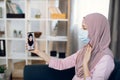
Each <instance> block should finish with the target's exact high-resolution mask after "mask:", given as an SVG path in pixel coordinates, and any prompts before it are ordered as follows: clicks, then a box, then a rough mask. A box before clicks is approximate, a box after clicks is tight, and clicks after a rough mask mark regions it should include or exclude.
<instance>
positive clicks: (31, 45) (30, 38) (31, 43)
mask: <svg viewBox="0 0 120 80" xmlns="http://www.w3.org/2000/svg"><path fill="white" fill-rule="evenodd" d="M33 39H34V37H33V33H28V50H33V49H34V41H33Z"/></svg>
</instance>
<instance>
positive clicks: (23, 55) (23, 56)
mask: <svg viewBox="0 0 120 80" xmlns="http://www.w3.org/2000/svg"><path fill="white" fill-rule="evenodd" d="M26 56H27V54H26V53H25V52H21V53H19V52H16V53H12V54H10V55H9V56H8V59H26Z"/></svg>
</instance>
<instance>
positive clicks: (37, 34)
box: [34, 32, 42, 38]
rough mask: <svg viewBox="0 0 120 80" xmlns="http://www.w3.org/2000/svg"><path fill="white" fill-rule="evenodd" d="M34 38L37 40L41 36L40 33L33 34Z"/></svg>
mask: <svg viewBox="0 0 120 80" xmlns="http://www.w3.org/2000/svg"><path fill="white" fill-rule="evenodd" d="M34 35H35V38H39V37H40V36H41V35H42V32H34Z"/></svg>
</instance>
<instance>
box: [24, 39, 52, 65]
mask: <svg viewBox="0 0 120 80" xmlns="http://www.w3.org/2000/svg"><path fill="white" fill-rule="evenodd" d="M34 40H35V39H34ZM34 44H35V49H34V50H32V51H30V52H32V53H34V54H37V55H38V56H40V57H41V58H43V59H44V60H45V61H47V62H48V63H49V61H50V56H49V55H48V54H46V53H44V52H42V51H40V50H39V48H38V44H37V41H36V40H35V41H34ZM27 48H28V46H27V45H26V49H27Z"/></svg>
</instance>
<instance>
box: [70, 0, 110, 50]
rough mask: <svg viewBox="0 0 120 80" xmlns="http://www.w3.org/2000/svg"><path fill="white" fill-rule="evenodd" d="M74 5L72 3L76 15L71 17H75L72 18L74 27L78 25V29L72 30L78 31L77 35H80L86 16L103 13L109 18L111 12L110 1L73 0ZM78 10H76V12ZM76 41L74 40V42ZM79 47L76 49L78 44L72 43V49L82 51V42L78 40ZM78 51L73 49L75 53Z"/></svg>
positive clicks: (73, 28)
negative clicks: (80, 28)
mask: <svg viewBox="0 0 120 80" xmlns="http://www.w3.org/2000/svg"><path fill="white" fill-rule="evenodd" d="M73 1H74V3H73V2H72V6H74V10H72V11H74V14H73V15H71V17H72V16H74V17H72V18H73V19H72V25H74V24H77V25H78V26H77V29H75V28H76V27H74V26H72V28H71V29H72V30H71V31H74V30H77V31H76V33H77V35H78V32H79V29H78V28H79V27H81V22H82V19H83V17H84V16H86V15H87V14H90V13H95V12H97V13H101V14H103V15H105V16H106V17H107V18H108V12H109V2H110V0H73ZM75 9H76V10H75ZM76 33H74V34H73V33H72V34H71V35H74V36H76ZM72 41H74V40H72ZM77 41H78V43H79V45H78V48H76V45H74V44H76V43H74V42H73V43H72V47H73V48H76V49H80V48H81V47H82V44H81V42H80V40H79V39H78V40H77ZM76 49H73V51H75V50H76Z"/></svg>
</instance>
